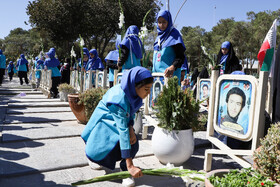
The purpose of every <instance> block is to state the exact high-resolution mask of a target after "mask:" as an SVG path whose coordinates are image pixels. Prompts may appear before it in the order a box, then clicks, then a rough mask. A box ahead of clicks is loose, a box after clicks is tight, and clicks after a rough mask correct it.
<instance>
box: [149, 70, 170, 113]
mask: <svg viewBox="0 0 280 187" xmlns="http://www.w3.org/2000/svg"><path fill="white" fill-rule="evenodd" d="M152 75H153V78H154V82H153V86H152V88H151V93H150V95H149V100H148V107H149V110H150V111H152V110H153V109H152V107H153V106H155V103H156V101H157V97H158V95H159V94H160V92H161V91H162V90H163V86H164V84H165V83H167V80H165V79H166V78H165V77H164V73H152Z"/></svg>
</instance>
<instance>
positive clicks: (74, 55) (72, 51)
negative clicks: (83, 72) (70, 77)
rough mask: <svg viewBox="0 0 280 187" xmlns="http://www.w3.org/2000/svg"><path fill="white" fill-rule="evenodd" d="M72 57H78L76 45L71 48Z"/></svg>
mask: <svg viewBox="0 0 280 187" xmlns="http://www.w3.org/2000/svg"><path fill="white" fill-rule="evenodd" d="M71 57H76V53H75V51H74V46H72V49H71Z"/></svg>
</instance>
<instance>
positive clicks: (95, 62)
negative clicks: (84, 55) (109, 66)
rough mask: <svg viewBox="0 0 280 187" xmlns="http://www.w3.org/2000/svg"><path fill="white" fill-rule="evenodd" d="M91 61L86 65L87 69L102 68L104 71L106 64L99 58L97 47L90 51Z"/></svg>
mask: <svg viewBox="0 0 280 187" xmlns="http://www.w3.org/2000/svg"><path fill="white" fill-rule="evenodd" d="M89 55H90V57H89V61H88V63H87V65H86V71H88V70H100V71H103V69H104V65H103V63H102V61H101V58H99V56H98V53H97V50H96V49H91V50H90V51H89Z"/></svg>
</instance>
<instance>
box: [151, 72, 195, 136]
mask: <svg viewBox="0 0 280 187" xmlns="http://www.w3.org/2000/svg"><path fill="white" fill-rule="evenodd" d="M155 108H156V109H157V111H158V112H157V113H156V116H157V118H158V120H159V125H158V126H159V127H161V128H164V129H167V130H169V131H172V130H186V129H195V128H196V127H197V126H198V123H199V120H198V113H199V102H197V101H196V100H195V99H194V97H193V92H192V91H191V90H190V89H185V91H183V90H181V87H180V86H179V85H178V78H177V77H176V76H175V77H172V78H170V79H168V87H167V86H164V87H163V91H162V92H161V94H160V95H159V96H158V98H157V102H156V107H155Z"/></svg>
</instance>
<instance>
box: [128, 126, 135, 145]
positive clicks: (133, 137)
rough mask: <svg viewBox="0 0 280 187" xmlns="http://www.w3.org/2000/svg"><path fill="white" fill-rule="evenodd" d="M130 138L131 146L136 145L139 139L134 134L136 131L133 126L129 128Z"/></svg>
mask: <svg viewBox="0 0 280 187" xmlns="http://www.w3.org/2000/svg"><path fill="white" fill-rule="evenodd" d="M129 137H130V144H131V145H133V144H135V143H136V141H137V138H136V135H135V133H134V129H133V127H132V126H129Z"/></svg>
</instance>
